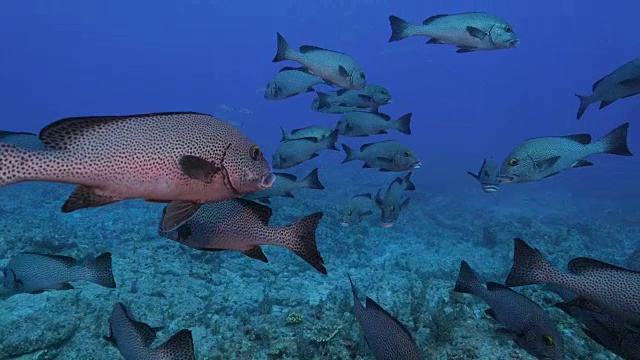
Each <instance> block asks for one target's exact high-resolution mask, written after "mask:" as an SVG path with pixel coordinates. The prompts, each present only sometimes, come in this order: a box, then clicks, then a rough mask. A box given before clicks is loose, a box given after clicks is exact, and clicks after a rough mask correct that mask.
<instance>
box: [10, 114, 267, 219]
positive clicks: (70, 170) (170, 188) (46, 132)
mask: <svg viewBox="0 0 640 360" xmlns="http://www.w3.org/2000/svg"><path fill="white" fill-rule="evenodd" d="M39 136H40V140H41V141H42V142H43V143H44V145H45V146H46V147H47V150H44V151H34V150H29V149H25V148H21V147H17V146H14V145H9V144H4V143H0V186H4V185H8V184H14V183H19V182H23V181H52V182H61V183H68V184H76V185H78V187H77V188H76V189H75V191H74V192H73V193H72V194H71V196H70V197H69V199H68V200H67V201H66V202H65V204H64V205H63V207H62V211H64V212H70V211H74V210H77V209H81V208H89V207H97V206H102V205H106V204H110V203H114V202H116V201H120V200H124V199H134V198H140V199H145V200H148V201H157V202H170V204H169V206H168V210H167V216H165V218H164V223H163V224H162V227H163V229H165V230H166V231H169V230H171V229H175V228H176V227H178V226H179V225H181V224H182V223H184V222H186V221H187V220H188V219H189V218H190V217H191V216H193V214H195V213H196V211H197V210H198V208H199V207H200V205H201V204H203V203H207V202H216V201H223V200H228V199H231V198H234V197H237V196H240V195H243V194H246V193H250V192H253V191H258V190H262V189H265V188H268V187H270V186H271V185H272V184H273V182H274V181H275V176H274V175H273V174H272V173H271V168H270V167H269V164H268V163H267V161H266V159H265V158H264V156H263V154H262V151H260V148H259V147H258V146H257V145H255V143H254V142H253V141H251V140H250V139H249V138H247V136H245V135H244V134H243V133H242V132H240V131H239V130H238V129H236V128H234V127H233V126H231V125H229V124H228V123H226V122H225V121H222V120H220V119H217V118H215V117H213V116H211V115H206V114H198V113H190V112H182V113H157V114H145V115H130V116H101V117H81V118H68V119H62V120H59V121H56V122H54V123H52V124H50V125H48V126H46V127H45V128H44V129H42V131H41V132H40V135H39Z"/></svg>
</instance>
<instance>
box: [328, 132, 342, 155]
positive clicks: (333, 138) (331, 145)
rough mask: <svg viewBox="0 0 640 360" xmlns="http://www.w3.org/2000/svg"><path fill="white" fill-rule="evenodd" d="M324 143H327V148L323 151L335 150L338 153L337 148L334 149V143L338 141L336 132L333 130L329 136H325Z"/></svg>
mask: <svg viewBox="0 0 640 360" xmlns="http://www.w3.org/2000/svg"><path fill="white" fill-rule="evenodd" d="M325 141H326V142H327V146H326V147H325V149H328V150H335V151H340V150H338V148H337V147H336V142H337V141H338V131H337V130H333V131H332V132H331V133H330V134H329V136H327V138H326V139H325Z"/></svg>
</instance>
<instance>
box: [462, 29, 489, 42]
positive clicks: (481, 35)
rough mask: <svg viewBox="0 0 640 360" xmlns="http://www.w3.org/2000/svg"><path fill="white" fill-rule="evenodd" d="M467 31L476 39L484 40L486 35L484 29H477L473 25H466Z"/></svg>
mask: <svg viewBox="0 0 640 360" xmlns="http://www.w3.org/2000/svg"><path fill="white" fill-rule="evenodd" d="M466 29H467V32H468V33H469V35H471V36H473V37H474V38H476V39H478V40H484V38H485V37H486V36H487V33H486V32H485V31H482V30H480V29H478V28H477V27H473V26H467V28H466Z"/></svg>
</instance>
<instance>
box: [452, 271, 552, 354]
mask: <svg viewBox="0 0 640 360" xmlns="http://www.w3.org/2000/svg"><path fill="white" fill-rule="evenodd" d="M453 291H455V292H459V293H465V294H471V295H474V296H477V297H479V298H480V299H482V300H483V301H484V302H486V303H487V305H489V308H490V309H488V310H487V311H486V313H487V314H488V315H489V316H491V317H492V318H494V319H495V320H496V321H498V322H499V323H500V324H501V325H502V326H504V327H505V328H504V329H500V330H499V332H501V333H504V334H506V335H508V336H510V337H511V338H512V339H513V340H514V341H515V342H516V344H518V346H520V347H521V348H523V349H524V350H526V351H527V352H528V353H529V354H531V355H533V356H535V357H536V358H538V359H548V360H555V359H564V340H563V338H562V335H560V333H559V332H558V329H557V328H556V326H555V325H554V324H553V322H552V321H551V319H550V318H549V316H548V315H547V313H546V312H545V311H544V310H543V309H542V308H541V307H540V305H538V304H536V303H535V302H533V301H531V300H530V299H529V298H527V297H526V296H524V295H522V294H519V293H517V292H515V291H513V290H511V289H509V288H508V287H506V286H504V285H501V284H498V283H494V282H489V283H487V287H486V288H485V287H484V286H482V285H481V284H480V281H479V279H478V276H477V275H476V274H475V273H474V272H473V270H472V269H471V267H470V266H469V264H467V262H466V261H462V262H461V263H460V273H459V275H458V280H457V281H456V286H455V288H454V289H453Z"/></svg>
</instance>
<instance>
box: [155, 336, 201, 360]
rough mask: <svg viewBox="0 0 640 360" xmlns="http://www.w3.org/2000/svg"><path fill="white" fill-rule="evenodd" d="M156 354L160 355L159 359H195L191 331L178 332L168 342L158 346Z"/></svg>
mask: <svg viewBox="0 0 640 360" xmlns="http://www.w3.org/2000/svg"><path fill="white" fill-rule="evenodd" d="M154 354H158V358H159V359H195V352H194V350H193V336H192V335H191V331H189V330H186V329H184V330H180V331H178V332H177V333H176V334H175V335H173V336H172V337H171V338H170V339H169V340H167V342H165V343H164V344H162V345H160V346H158V347H157V348H156V349H155V351H154Z"/></svg>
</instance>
